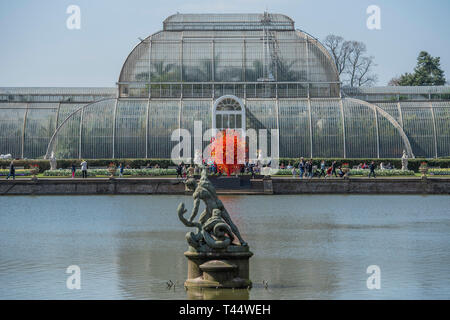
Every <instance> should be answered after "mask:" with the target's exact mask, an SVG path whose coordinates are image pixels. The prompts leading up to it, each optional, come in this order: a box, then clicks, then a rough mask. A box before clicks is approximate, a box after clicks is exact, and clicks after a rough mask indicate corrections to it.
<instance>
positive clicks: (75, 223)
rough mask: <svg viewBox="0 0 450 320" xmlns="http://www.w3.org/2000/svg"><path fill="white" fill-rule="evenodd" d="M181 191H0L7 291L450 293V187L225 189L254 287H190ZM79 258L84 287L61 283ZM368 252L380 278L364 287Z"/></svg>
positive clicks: (236, 295)
mask: <svg viewBox="0 0 450 320" xmlns="http://www.w3.org/2000/svg"><path fill="white" fill-rule="evenodd" d="M183 198H184V197H183V196H182V197H180V196H79V197H77V196H72V197H63V196H61V197H28V196H26V197H9V196H8V197H2V209H3V210H2V211H1V212H0V241H1V244H2V245H1V246H0V283H1V284H2V285H1V286H0V298H3V299H32V298H37V299H100V298H103V299H123V298H125V299H354V298H356V299H380V298H386V299H391V298H397V299H411V298H416V299H420V298H435V299H448V298H450V278H449V277H448V275H447V272H448V267H447V266H448V265H449V263H450V253H449V250H448V248H449V246H450V217H449V216H448V207H449V205H450V202H449V198H448V196H427V197H423V196H331V195H320V196H314V195H304V196H223V197H221V199H222V201H223V202H224V205H225V206H226V207H227V209H228V211H229V213H230V215H231V217H232V219H233V220H234V221H235V223H236V224H237V226H238V227H239V229H240V230H242V234H243V235H244V236H245V238H246V240H248V242H249V244H250V249H251V250H252V251H253V253H254V256H253V257H252V258H251V259H250V279H251V280H252V281H253V288H252V289H251V290H214V289H208V290H200V291H198V290H191V289H190V290H188V291H186V290H185V289H184V287H183V283H184V281H185V279H186V276H187V259H186V258H185V257H184V255H183V252H184V251H185V250H186V249H187V244H186V241H185V239H184V235H185V233H186V228H185V227H184V226H183V225H182V224H181V223H180V222H179V221H178V219H177V216H176V213H175V212H176V207H177V205H178V202H180V201H184V202H185V203H190V197H185V198H184V199H183ZM189 209H190V208H189ZM73 264H76V265H79V266H80V268H81V278H82V285H81V286H82V289H81V290H68V289H66V286H65V282H66V279H67V276H68V275H67V274H65V270H66V268H67V267H68V266H69V265H73ZM372 264H376V265H378V266H380V268H381V272H382V288H381V290H368V289H367V287H366V279H367V277H368V275H367V274H366V269H367V267H368V266H369V265H372ZM169 280H171V281H172V282H173V283H175V286H172V287H170V288H168V286H167V284H166V282H167V281H169ZM263 281H267V283H268V286H267V287H266V286H265V285H263Z"/></svg>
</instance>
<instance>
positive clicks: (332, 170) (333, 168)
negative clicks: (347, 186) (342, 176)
mask: <svg viewBox="0 0 450 320" xmlns="http://www.w3.org/2000/svg"><path fill="white" fill-rule="evenodd" d="M333 174H334V176H335V177H336V178H337V173H336V161H333V162H332V163H331V174H330V176H332V175H333Z"/></svg>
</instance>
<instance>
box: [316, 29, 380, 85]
mask: <svg viewBox="0 0 450 320" xmlns="http://www.w3.org/2000/svg"><path fill="white" fill-rule="evenodd" d="M324 45H325V46H326V47H327V48H328V50H329V51H330V54H331V56H332V57H333V60H334V62H335V63H336V67H337V70H338V73H339V76H340V77H341V81H342V82H343V83H344V84H346V85H349V86H351V87H354V86H358V87H360V86H371V85H374V84H375V83H376V82H377V80H378V77H377V75H375V74H373V73H372V69H373V67H374V66H375V58H374V57H373V56H366V52H367V48H366V45H365V44H364V43H362V42H359V41H345V40H344V38H342V37H340V36H336V35H329V36H327V37H326V38H325V40H324Z"/></svg>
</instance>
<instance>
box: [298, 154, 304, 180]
mask: <svg viewBox="0 0 450 320" xmlns="http://www.w3.org/2000/svg"><path fill="white" fill-rule="evenodd" d="M298 169H299V170H300V173H299V175H300V179H303V175H304V174H305V160H303V157H301V158H300V162H299V164H298Z"/></svg>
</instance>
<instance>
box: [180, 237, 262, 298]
mask: <svg viewBox="0 0 450 320" xmlns="http://www.w3.org/2000/svg"><path fill="white" fill-rule="evenodd" d="M184 255H185V256H186V258H187V259H188V279H187V280H186V282H185V283H184V285H185V287H186V288H188V289H189V288H250V287H251V286H252V282H251V281H250V277H249V259H250V257H251V256H252V255H253V253H252V252H251V251H250V250H249V248H248V247H247V246H243V247H242V246H229V247H228V248H227V249H224V250H223V251H218V250H215V251H210V252H198V251H196V250H195V249H194V248H189V251H186V252H185V253H184Z"/></svg>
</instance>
